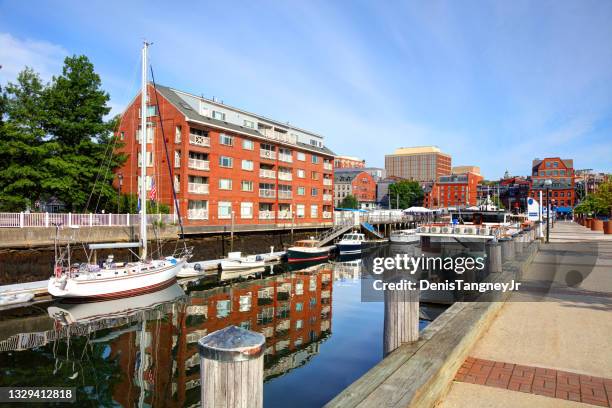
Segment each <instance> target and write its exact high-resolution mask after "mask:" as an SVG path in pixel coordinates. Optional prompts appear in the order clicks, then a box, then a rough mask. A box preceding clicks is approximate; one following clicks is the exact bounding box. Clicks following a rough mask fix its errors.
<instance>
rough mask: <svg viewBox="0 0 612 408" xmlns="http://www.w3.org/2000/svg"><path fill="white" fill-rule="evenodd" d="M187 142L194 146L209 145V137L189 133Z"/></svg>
mask: <svg viewBox="0 0 612 408" xmlns="http://www.w3.org/2000/svg"><path fill="white" fill-rule="evenodd" d="M189 143H190V144H192V145H195V146H204V147H210V138H209V137H207V136H200V135H192V134H190V135H189Z"/></svg>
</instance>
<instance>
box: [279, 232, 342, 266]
mask: <svg viewBox="0 0 612 408" xmlns="http://www.w3.org/2000/svg"><path fill="white" fill-rule="evenodd" d="M332 248H334V245H327V246H319V241H318V240H316V239H314V238H310V239H303V240H300V241H297V242H295V244H293V246H291V247H289V248H288V249H287V262H289V263H295V262H308V261H319V260H325V259H327V258H329V253H330V252H331V250H332Z"/></svg>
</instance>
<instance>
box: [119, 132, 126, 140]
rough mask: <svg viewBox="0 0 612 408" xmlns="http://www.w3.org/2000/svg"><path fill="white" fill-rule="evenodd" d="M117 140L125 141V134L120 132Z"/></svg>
mask: <svg viewBox="0 0 612 408" xmlns="http://www.w3.org/2000/svg"><path fill="white" fill-rule="evenodd" d="M119 138H120V140H125V132H121V134H120V136H119Z"/></svg>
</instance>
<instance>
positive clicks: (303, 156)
mask: <svg viewBox="0 0 612 408" xmlns="http://www.w3.org/2000/svg"><path fill="white" fill-rule="evenodd" d="M297 159H298V160H299V161H306V154H305V153H304V152H297Z"/></svg>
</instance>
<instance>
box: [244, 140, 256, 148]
mask: <svg viewBox="0 0 612 408" xmlns="http://www.w3.org/2000/svg"><path fill="white" fill-rule="evenodd" d="M242 148H243V149H245V150H253V149H255V143H253V141H252V140H249V139H242Z"/></svg>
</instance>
